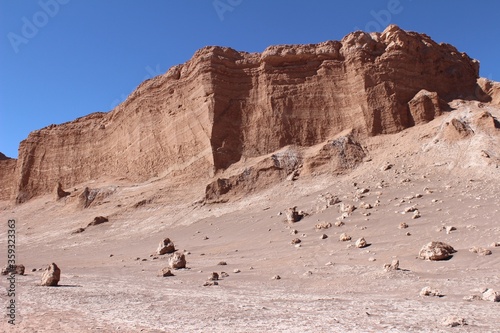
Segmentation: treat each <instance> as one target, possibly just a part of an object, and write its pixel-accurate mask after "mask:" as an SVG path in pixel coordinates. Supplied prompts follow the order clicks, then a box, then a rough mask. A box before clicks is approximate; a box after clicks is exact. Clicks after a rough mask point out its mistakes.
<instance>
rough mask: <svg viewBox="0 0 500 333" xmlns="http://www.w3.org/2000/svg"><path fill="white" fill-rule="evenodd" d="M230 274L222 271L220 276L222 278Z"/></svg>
mask: <svg viewBox="0 0 500 333" xmlns="http://www.w3.org/2000/svg"><path fill="white" fill-rule="evenodd" d="M228 276H229V274H227V273H226V272H221V273H220V277H221V278H227V277H228Z"/></svg>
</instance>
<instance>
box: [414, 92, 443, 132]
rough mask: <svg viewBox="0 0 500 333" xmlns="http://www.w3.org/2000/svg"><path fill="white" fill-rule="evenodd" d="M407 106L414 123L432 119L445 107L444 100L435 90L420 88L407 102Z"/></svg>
mask: <svg viewBox="0 0 500 333" xmlns="http://www.w3.org/2000/svg"><path fill="white" fill-rule="evenodd" d="M408 107H409V109H410V114H411V117H412V118H413V122H414V123H415V124H416V125H418V124H423V123H427V122H429V121H431V120H433V119H434V118H436V117H437V116H439V115H441V114H442V112H443V111H444V110H446V109H447V105H446V102H444V101H443V100H441V99H440V98H439V96H438V94H437V93H436V92H430V91H427V90H425V89H422V90H420V91H419V92H418V93H417V94H416V95H415V96H414V97H413V98H412V99H411V100H410V101H409V102H408Z"/></svg>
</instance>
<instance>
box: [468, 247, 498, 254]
mask: <svg viewBox="0 0 500 333" xmlns="http://www.w3.org/2000/svg"><path fill="white" fill-rule="evenodd" d="M469 251H470V252H472V253H477V254H478V255H480V256H489V255H491V254H492V253H493V252H491V250H489V249H485V248H483V247H478V246H474V247H471V248H470V249H469Z"/></svg>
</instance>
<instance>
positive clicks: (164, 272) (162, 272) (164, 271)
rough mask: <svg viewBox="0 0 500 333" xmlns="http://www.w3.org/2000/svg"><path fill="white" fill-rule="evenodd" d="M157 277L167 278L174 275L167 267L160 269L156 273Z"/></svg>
mask: <svg viewBox="0 0 500 333" xmlns="http://www.w3.org/2000/svg"><path fill="white" fill-rule="evenodd" d="M158 276H161V277H167V276H174V274H173V273H172V272H171V271H170V269H169V268H168V267H164V268H162V269H160V271H159V272H158Z"/></svg>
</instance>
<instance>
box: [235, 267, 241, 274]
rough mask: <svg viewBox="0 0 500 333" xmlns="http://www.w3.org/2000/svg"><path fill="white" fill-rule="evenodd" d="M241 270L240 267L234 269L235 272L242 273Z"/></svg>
mask: <svg viewBox="0 0 500 333" xmlns="http://www.w3.org/2000/svg"><path fill="white" fill-rule="evenodd" d="M240 272H241V271H240V270H239V269H238V268H235V269H233V273H236V274H237V273H240Z"/></svg>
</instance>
